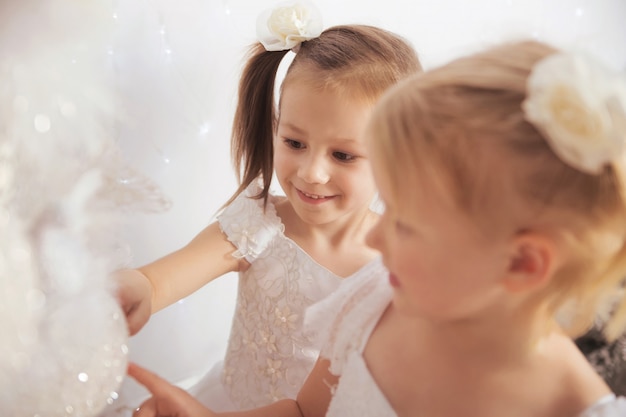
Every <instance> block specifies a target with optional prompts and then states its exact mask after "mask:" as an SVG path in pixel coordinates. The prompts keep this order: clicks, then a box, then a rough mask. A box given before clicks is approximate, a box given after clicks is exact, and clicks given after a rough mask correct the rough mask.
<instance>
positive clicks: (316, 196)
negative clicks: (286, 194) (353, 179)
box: [300, 191, 329, 200]
mask: <svg viewBox="0 0 626 417" xmlns="http://www.w3.org/2000/svg"><path fill="white" fill-rule="evenodd" d="M300 192H301V193H302V194H303V195H304V196H306V197H308V198H312V199H313V200H320V199H323V198H329V197H326V196H325V195H317V194H309V193H305V192H304V191H300Z"/></svg>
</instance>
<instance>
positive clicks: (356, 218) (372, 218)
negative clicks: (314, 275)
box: [276, 199, 378, 248]
mask: <svg viewBox="0 0 626 417" xmlns="http://www.w3.org/2000/svg"><path fill="white" fill-rule="evenodd" d="M276 211H277V213H278V216H279V217H280V219H281V221H282V223H283V225H284V226H285V235H286V236H287V237H289V238H291V239H292V240H294V241H296V242H298V243H301V242H302V243H305V244H306V245H307V246H309V245H314V246H320V245H323V246H330V247H334V248H339V247H341V246H342V245H344V244H346V243H348V244H353V243H354V242H355V241H356V242H364V241H365V236H366V235H367V232H368V231H369V230H370V229H371V227H372V226H373V225H374V223H375V222H376V220H377V218H378V216H377V215H376V214H375V213H373V212H372V211H371V210H369V208H368V207H363V208H362V209H361V210H359V211H355V212H352V213H349V214H346V215H344V216H343V217H341V218H338V219H336V220H334V221H332V222H330V223H325V224H310V223H306V222H304V221H302V219H301V218H300V217H298V215H297V214H296V212H295V211H294V210H293V207H292V206H291V204H290V203H289V201H288V200H286V199H285V200H283V201H281V202H279V203H277V204H276Z"/></svg>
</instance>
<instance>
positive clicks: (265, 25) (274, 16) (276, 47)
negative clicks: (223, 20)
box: [256, 1, 322, 51]
mask: <svg viewBox="0 0 626 417" xmlns="http://www.w3.org/2000/svg"><path fill="white" fill-rule="evenodd" d="M256 26H257V38H258V39H259V42H261V43H262V44H263V46H264V47H265V49H266V50H268V51H284V50H286V49H291V48H293V47H295V46H297V45H300V43H301V42H304V41H307V40H309V39H313V38H317V37H318V36H319V35H320V34H321V33H322V17H321V15H320V13H319V11H318V10H317V9H316V8H315V6H313V5H312V4H311V3H308V2H302V1H299V2H292V3H283V4H282V5H280V6H278V7H276V8H274V9H271V10H266V11H265V12H263V13H261V15H260V16H259V18H258V19H257V25H256Z"/></svg>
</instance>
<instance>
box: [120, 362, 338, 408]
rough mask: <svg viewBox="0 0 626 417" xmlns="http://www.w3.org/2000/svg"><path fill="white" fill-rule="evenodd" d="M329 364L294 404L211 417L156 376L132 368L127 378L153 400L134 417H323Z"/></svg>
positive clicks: (320, 364) (310, 378)
mask: <svg viewBox="0 0 626 417" xmlns="http://www.w3.org/2000/svg"><path fill="white" fill-rule="evenodd" d="M328 365H329V363H328V361H326V360H323V359H320V360H318V361H317V363H316V365H315V367H314V368H313V371H311V373H310V374H309V376H308V378H307V380H306V382H305V383H304V386H303V387H302V389H301V390H300V393H299V394H298V398H297V400H296V401H294V400H282V401H278V402H275V403H273V404H270V405H268V406H266V407H261V408H257V409H254V410H246V411H235V412H228V413H219V414H218V413H214V412H213V411H211V410H209V409H208V408H206V407H205V406H204V405H202V404H201V403H200V402H199V401H198V400H196V399H195V398H194V397H192V396H191V395H190V394H189V393H188V392H186V391H185V390H183V389H181V388H179V387H176V386H174V385H172V384H170V383H169V382H167V381H165V380H164V379H162V378H161V377H159V376H158V375H156V374H154V373H152V372H150V371H148V370H146V369H144V368H142V367H140V366H138V365H135V364H131V365H130V366H129V367H128V375H130V376H131V377H133V378H134V379H135V380H136V381H137V382H139V383H140V384H142V385H143V386H145V387H146V388H147V389H148V391H150V393H151V394H152V397H151V398H150V399H148V400H147V401H145V402H144V403H143V404H142V405H141V406H140V407H139V408H138V410H137V411H135V413H134V414H133V417H163V416H177V417H324V416H325V415H326V410H327V409H328V404H329V403H330V398H331V391H330V387H331V386H333V385H335V384H336V383H337V377H335V376H334V375H332V374H330V372H329V371H328Z"/></svg>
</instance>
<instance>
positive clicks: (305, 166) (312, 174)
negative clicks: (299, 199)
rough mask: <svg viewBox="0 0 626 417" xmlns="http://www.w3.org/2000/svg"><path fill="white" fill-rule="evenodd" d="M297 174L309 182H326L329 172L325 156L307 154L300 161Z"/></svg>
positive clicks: (328, 178)
mask: <svg viewBox="0 0 626 417" xmlns="http://www.w3.org/2000/svg"><path fill="white" fill-rule="evenodd" d="M298 176H299V177H300V178H302V179H303V180H304V181H306V182H307V183H309V184H326V183H327V182H328V180H330V172H329V169H328V166H327V164H326V161H325V158H324V157H323V156H321V155H309V157H308V158H305V159H304V160H303V161H301V164H300V167H299V169H298Z"/></svg>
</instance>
